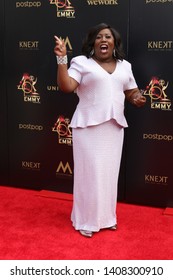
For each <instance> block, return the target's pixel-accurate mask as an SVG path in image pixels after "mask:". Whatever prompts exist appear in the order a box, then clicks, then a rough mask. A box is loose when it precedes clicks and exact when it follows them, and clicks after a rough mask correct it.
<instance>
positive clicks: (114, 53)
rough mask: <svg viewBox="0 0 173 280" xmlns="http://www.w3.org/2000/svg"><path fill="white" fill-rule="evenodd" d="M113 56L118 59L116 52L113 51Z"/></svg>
mask: <svg viewBox="0 0 173 280" xmlns="http://www.w3.org/2000/svg"><path fill="white" fill-rule="evenodd" d="M113 56H114V57H115V58H116V50H115V49H114V50H113Z"/></svg>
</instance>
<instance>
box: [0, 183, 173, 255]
mask: <svg viewBox="0 0 173 280" xmlns="http://www.w3.org/2000/svg"><path fill="white" fill-rule="evenodd" d="M0 200H1V201H0V259H1V260H10V259H13V260H34V259H35V260H51V259H52V260H161V259H164V260H172V259H173V216H172V215H169V214H168V215H165V214H164V209H161V208H152V207H145V206H135V205H129V204H123V203H118V208H117V214H118V230H117V231H110V230H102V231H101V232H99V233H96V234H94V236H93V237H92V238H91V239H88V238H85V237H83V236H81V235H80V234H79V233H78V232H77V231H75V230H74V229H73V227H72V225H71V221H70V213H71V207H72V195H66V194H65V195H63V194H58V193H55V192H48V191H41V192H39V191H33V190H25V189H17V188H10V187H0ZM168 212H169V213H170V211H168Z"/></svg>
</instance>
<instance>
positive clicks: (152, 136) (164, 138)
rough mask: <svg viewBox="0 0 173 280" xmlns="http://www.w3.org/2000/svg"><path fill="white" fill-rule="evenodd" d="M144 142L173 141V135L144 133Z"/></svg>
mask: <svg viewBox="0 0 173 280" xmlns="http://www.w3.org/2000/svg"><path fill="white" fill-rule="evenodd" d="M143 139H144V140H157V141H168V142H169V141H173V135H166V134H157V133H153V134H152V133H144V134H143Z"/></svg>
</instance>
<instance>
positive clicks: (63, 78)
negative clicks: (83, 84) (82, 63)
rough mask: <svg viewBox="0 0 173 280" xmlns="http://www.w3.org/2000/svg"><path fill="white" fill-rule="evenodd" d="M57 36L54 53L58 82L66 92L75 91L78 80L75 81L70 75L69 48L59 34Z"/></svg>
mask: <svg viewBox="0 0 173 280" xmlns="http://www.w3.org/2000/svg"><path fill="white" fill-rule="evenodd" d="M54 38H55V48H54V53H55V55H56V57H57V64H58V69H57V83H58V86H59V88H60V89H61V90H62V91H64V92H73V91H74V90H75V89H76V88H77V86H78V82H77V81H75V80H74V79H73V78H71V77H70V76H69V75H68V71H67V70H68V64H67V50H66V46H65V43H64V41H62V40H60V39H59V38H58V37H57V36H54Z"/></svg>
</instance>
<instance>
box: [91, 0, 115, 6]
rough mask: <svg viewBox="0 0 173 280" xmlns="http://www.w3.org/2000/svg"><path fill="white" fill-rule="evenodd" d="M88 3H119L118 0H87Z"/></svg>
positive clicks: (106, 4) (95, 4)
mask: <svg viewBox="0 0 173 280" xmlns="http://www.w3.org/2000/svg"><path fill="white" fill-rule="evenodd" d="M87 3H88V5H94V6H98V5H105V6H110V5H118V0H87Z"/></svg>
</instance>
